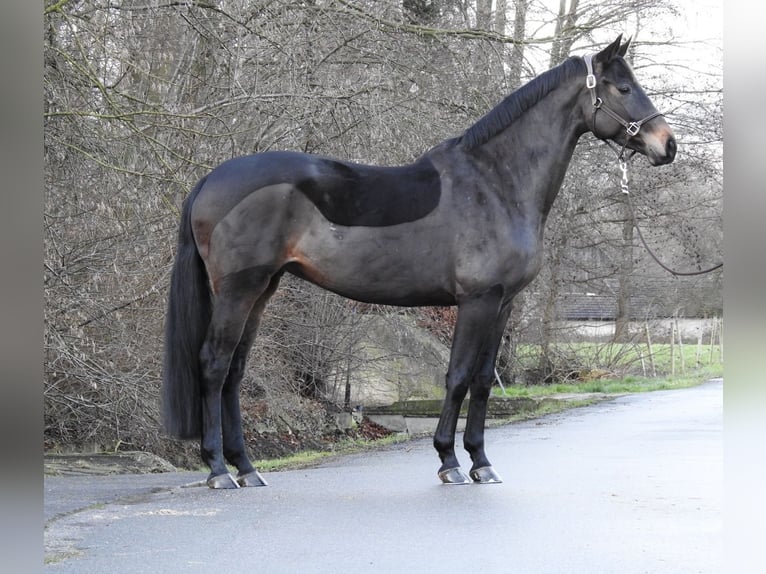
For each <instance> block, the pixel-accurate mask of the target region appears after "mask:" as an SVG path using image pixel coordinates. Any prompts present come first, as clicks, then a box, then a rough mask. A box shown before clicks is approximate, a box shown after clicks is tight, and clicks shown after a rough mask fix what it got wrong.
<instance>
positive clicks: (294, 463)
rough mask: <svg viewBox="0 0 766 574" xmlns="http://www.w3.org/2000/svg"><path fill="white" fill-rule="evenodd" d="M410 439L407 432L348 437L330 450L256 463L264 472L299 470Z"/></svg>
mask: <svg viewBox="0 0 766 574" xmlns="http://www.w3.org/2000/svg"><path fill="white" fill-rule="evenodd" d="M409 439H410V437H409V436H408V435H406V434H391V435H388V436H387V437H383V438H379V439H376V440H367V439H347V440H342V441H339V442H337V443H334V444H333V446H332V448H331V449H328V450H304V451H301V452H297V453H295V454H292V455H289V456H286V457H282V458H276V459H264V460H257V461H255V463H254V464H255V467H256V468H257V469H258V470H259V471H264V472H276V471H280V470H297V469H301V468H309V467H312V466H315V465H317V464H319V463H320V462H322V461H324V460H326V459H328V458H332V457H334V456H339V455H346V454H355V453H358V452H364V451H366V450H371V449H373V448H380V447H382V446H388V445H392V444H397V443H400V442H405V441H407V440H409Z"/></svg>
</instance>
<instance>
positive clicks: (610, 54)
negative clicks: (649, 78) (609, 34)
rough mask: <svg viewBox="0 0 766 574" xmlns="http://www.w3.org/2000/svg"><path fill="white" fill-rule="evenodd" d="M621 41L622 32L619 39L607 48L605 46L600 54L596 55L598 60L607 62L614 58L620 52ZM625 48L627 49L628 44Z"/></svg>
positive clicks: (603, 62)
mask: <svg viewBox="0 0 766 574" xmlns="http://www.w3.org/2000/svg"><path fill="white" fill-rule="evenodd" d="M620 42H622V34H620V35H619V36H617V39H616V40H615V41H614V42H612V43H611V44H609V45H608V46H607V47H606V48H604V49H603V50H601V51H600V52H599V53H598V54H596V57H595V59H596V61H598V62H601V63H602V64H607V63H608V62H609V61H610V60H611V59H612V58H614V57H615V56H616V55H617V54H618V53H619V51H620ZM628 43H630V42H628ZM625 49H627V44H626V45H625Z"/></svg>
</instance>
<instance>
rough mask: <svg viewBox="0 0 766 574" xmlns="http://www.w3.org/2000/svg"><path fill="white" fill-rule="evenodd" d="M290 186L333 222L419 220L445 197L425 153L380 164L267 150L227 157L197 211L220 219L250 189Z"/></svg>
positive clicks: (358, 223) (208, 181)
mask: <svg viewBox="0 0 766 574" xmlns="http://www.w3.org/2000/svg"><path fill="white" fill-rule="evenodd" d="M279 185H285V186H290V187H291V188H292V189H294V190H295V192H297V193H300V194H301V195H303V196H304V197H305V198H306V199H308V200H309V201H311V203H312V204H313V205H314V206H315V207H316V208H317V209H318V210H319V212H320V213H321V214H322V216H323V217H325V218H326V219H327V220H328V221H330V222H331V223H334V224H337V225H343V226H347V227H354V226H362V227H386V226H390V225H398V224H400V223H408V222H411V221H416V220H417V219H420V218H422V217H425V216H426V215H428V214H429V213H431V212H432V211H433V210H434V209H436V207H437V206H438V204H439V201H440V199H441V182H440V176H439V172H438V171H437V170H436V168H435V167H434V165H433V163H431V161H430V159H428V157H427V156H424V157H422V158H420V159H419V160H418V161H417V162H415V163H412V164H409V165H403V166H397V167H380V166H372V165H362V164H357V163H352V162H346V161H341V160H337V159H331V158H327V157H322V156H317V155H311V154H303V153H298V152H264V153H260V154H255V155H249V156H242V157H238V158H234V159H231V160H228V161H226V162H224V163H222V164H221V165H219V166H218V167H217V168H215V169H214V170H213V171H212V172H210V174H209V175H208V176H207V179H206V181H205V184H204V189H203V191H202V193H201V194H200V196H199V197H198V199H197V201H196V203H197V204H198V207H196V208H195V212H196V214H197V217H206V218H208V219H209V220H220V219H221V218H223V217H224V216H225V215H226V213H227V212H228V211H229V210H231V209H232V208H234V207H235V206H236V205H237V204H239V203H240V202H241V201H242V200H244V199H245V198H246V197H247V196H249V195H250V194H252V193H257V192H259V190H262V189H266V188H271V187H273V186H279Z"/></svg>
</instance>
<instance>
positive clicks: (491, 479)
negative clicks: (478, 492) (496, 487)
mask: <svg viewBox="0 0 766 574" xmlns="http://www.w3.org/2000/svg"><path fill="white" fill-rule="evenodd" d="M471 478H472V479H473V481H474V482H478V483H480V484H493V483H499V482H503V479H502V478H500V475H498V474H497V473H496V472H495V469H494V468H492V467H491V466H482V467H481V468H475V469H473V470H471Z"/></svg>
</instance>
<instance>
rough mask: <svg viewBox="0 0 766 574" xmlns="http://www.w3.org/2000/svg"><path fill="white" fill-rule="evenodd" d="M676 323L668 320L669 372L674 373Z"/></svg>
mask: <svg viewBox="0 0 766 574" xmlns="http://www.w3.org/2000/svg"><path fill="white" fill-rule="evenodd" d="M675 325H676V324H675V323H674V322H673V321H671V322H670V374H671V375H675V374H676V326H675Z"/></svg>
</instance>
